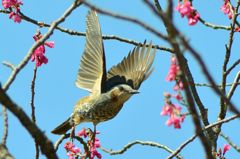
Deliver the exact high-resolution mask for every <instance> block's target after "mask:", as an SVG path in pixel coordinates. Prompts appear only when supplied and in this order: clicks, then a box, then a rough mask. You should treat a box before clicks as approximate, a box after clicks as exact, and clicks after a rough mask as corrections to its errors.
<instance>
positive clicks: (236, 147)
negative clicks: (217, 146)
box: [219, 132, 240, 153]
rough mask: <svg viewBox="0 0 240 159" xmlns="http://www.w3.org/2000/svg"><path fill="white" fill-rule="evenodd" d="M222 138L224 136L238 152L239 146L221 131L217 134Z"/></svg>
mask: <svg viewBox="0 0 240 159" xmlns="http://www.w3.org/2000/svg"><path fill="white" fill-rule="evenodd" d="M219 135H220V136H221V137H222V138H224V139H225V140H226V141H227V142H228V143H229V144H230V145H231V146H232V147H233V148H234V149H235V150H236V151H237V152H239V153H240V147H238V146H237V145H236V144H234V143H233V141H232V140H231V139H230V138H229V137H228V136H227V135H224V134H223V133H222V132H221V133H220V134H219Z"/></svg>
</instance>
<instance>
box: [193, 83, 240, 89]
mask: <svg viewBox="0 0 240 159" xmlns="http://www.w3.org/2000/svg"><path fill="white" fill-rule="evenodd" d="M233 84H235V83H227V84H226V87H230V86H232V85H233ZM236 84H237V85H239V84H240V82H237V83H236ZM194 85H195V86H198V87H213V85H210V84H207V83H194ZM216 86H217V87H218V88H220V87H221V85H216Z"/></svg>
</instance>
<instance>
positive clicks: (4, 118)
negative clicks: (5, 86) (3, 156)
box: [2, 61, 15, 145]
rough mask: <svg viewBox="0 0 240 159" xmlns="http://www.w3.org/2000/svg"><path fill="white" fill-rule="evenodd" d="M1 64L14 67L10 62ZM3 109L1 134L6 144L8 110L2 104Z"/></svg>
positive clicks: (12, 68)
mask: <svg viewBox="0 0 240 159" xmlns="http://www.w3.org/2000/svg"><path fill="white" fill-rule="evenodd" d="M3 65H5V66H7V67H9V68H10V69H11V70H12V71H13V70H14V69H15V66H14V65H13V64H11V63H10V62H7V61H4V62H3ZM2 109H3V127H4V128H3V136H2V144H3V145H6V142H7V137H8V112H7V108H6V107H5V106H2Z"/></svg>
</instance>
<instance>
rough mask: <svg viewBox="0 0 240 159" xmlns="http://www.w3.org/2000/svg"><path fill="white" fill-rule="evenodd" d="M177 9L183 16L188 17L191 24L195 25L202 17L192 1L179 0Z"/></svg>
mask: <svg viewBox="0 0 240 159" xmlns="http://www.w3.org/2000/svg"><path fill="white" fill-rule="evenodd" d="M176 10H177V11H178V12H179V13H180V14H181V17H187V19H188V24H189V25H195V24H197V22H198V19H199V18H200V14H199V13H198V12H197V11H196V10H195V9H194V8H193V6H192V4H191V2H189V1H188V0H184V2H183V4H181V2H180V1H178V5H177V7H176Z"/></svg>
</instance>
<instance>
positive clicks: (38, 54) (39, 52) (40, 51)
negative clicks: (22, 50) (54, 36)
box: [31, 32, 54, 67]
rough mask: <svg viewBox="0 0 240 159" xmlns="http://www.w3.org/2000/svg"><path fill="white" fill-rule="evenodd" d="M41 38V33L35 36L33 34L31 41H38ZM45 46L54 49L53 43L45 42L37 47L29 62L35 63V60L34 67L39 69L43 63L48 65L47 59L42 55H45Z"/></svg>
mask: <svg viewBox="0 0 240 159" xmlns="http://www.w3.org/2000/svg"><path fill="white" fill-rule="evenodd" d="M41 38H42V34H41V32H37V34H35V35H34V36H33V39H34V40H35V41H38V40H39V39H41ZM45 45H46V46H48V47H50V48H53V47H54V42H53V41H48V42H45V43H44V44H42V45H40V46H38V47H37V48H36V49H35V50H34V52H33V54H32V57H31V60H32V61H35V60H36V66H37V67H39V66H41V65H42V64H43V63H44V64H47V63H48V59H47V57H46V56H45V55H44V54H45Z"/></svg>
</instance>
